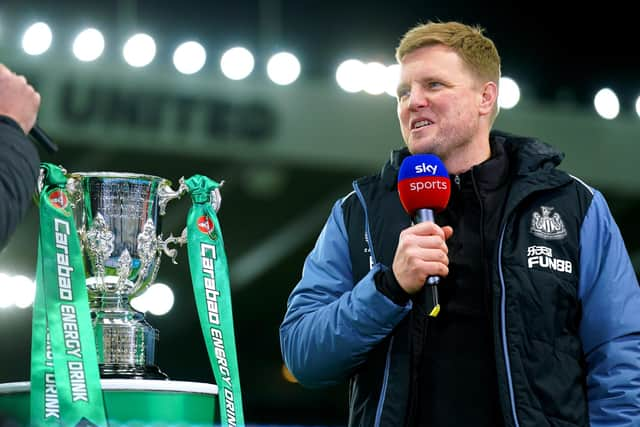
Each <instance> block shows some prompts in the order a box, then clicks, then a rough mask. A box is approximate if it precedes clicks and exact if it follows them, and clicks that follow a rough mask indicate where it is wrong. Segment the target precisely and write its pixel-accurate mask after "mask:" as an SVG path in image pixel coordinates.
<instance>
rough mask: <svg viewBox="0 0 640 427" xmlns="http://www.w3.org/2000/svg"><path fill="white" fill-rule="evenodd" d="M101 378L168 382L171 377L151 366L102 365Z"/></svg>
mask: <svg viewBox="0 0 640 427" xmlns="http://www.w3.org/2000/svg"><path fill="white" fill-rule="evenodd" d="M100 378H105V379H116V378H118V379H143V380H168V379H169V376H168V375H167V374H165V373H164V372H162V371H161V370H160V368H159V367H157V366H155V365H151V366H121V365H113V364H102V363H101V364H100Z"/></svg>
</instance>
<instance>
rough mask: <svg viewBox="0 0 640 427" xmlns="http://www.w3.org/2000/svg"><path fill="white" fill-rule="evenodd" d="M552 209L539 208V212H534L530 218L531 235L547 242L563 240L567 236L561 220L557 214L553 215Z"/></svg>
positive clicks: (546, 207)
mask: <svg viewBox="0 0 640 427" xmlns="http://www.w3.org/2000/svg"><path fill="white" fill-rule="evenodd" d="M553 209H554V208H552V207H548V206H540V211H541V213H542V214H540V212H537V211H536V212H534V213H533V215H532V217H531V229H530V230H531V233H533V235H534V236H536V237H540V238H542V239H547V240H558V239H563V238H565V237H566V236H567V230H566V229H565V228H564V223H563V222H562V218H560V214H559V213H557V212H556V213H553V214H552V212H553Z"/></svg>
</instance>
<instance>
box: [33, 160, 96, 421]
mask: <svg viewBox="0 0 640 427" xmlns="http://www.w3.org/2000/svg"><path fill="white" fill-rule="evenodd" d="M42 168H43V169H44V170H45V175H44V183H43V188H42V191H41V193H40V236H39V240H38V266H37V272H36V276H37V277H36V299H35V302H34V307H33V323H32V343H31V426H33V427H39V426H51V425H62V426H65V427H67V426H77V425H80V426H91V425H95V426H103V427H106V426H107V418H106V414H105V409H104V400H103V396H102V387H101V384H100V372H99V369H98V360H97V354H96V345H95V337H94V333H93V328H92V324H91V315H90V311H89V299H88V296H87V288H86V285H85V274H84V266H83V262H82V251H81V249H80V242H79V239H78V234H77V232H76V226H75V223H74V220H73V213H72V210H71V206H70V204H69V194H68V192H67V190H66V189H65V184H66V181H67V178H66V176H65V174H64V172H63V171H62V170H61V169H60V168H59V167H57V166H54V165H51V164H47V163H44V164H42ZM49 337H50V339H49Z"/></svg>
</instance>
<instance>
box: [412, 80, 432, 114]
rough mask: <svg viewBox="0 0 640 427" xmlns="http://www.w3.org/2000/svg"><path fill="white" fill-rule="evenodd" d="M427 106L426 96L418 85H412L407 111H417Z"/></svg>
mask: <svg viewBox="0 0 640 427" xmlns="http://www.w3.org/2000/svg"><path fill="white" fill-rule="evenodd" d="M427 105H429V100H428V97H427V94H426V93H425V91H424V90H422V88H421V87H420V86H418V85H414V86H413V87H412V88H411V92H410V93H409V109H410V110H417V109H419V108H424V107H426V106H427Z"/></svg>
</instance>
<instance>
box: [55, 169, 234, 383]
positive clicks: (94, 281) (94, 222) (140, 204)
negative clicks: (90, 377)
mask: <svg viewBox="0 0 640 427" xmlns="http://www.w3.org/2000/svg"><path fill="white" fill-rule="evenodd" d="M67 177H68V181H67V184H66V188H67V190H68V192H69V201H70V202H71V205H72V208H73V212H74V217H75V223H76V228H77V230H78V235H79V238H80V245H81V247H82V255H83V261H84V265H85V273H86V285H87V288H88V294H89V306H90V309H91V316H92V319H93V328H94V332H95V340H96V347H97V348H96V350H97V355H98V363H99V365H100V375H101V377H103V378H167V376H166V374H164V373H163V372H162V370H160V368H159V367H158V366H157V364H156V363H155V353H156V348H157V343H158V338H159V336H158V331H157V330H156V329H155V328H153V327H152V326H151V325H150V324H149V323H148V322H147V321H146V319H145V317H144V314H143V313H140V312H138V311H136V310H135V309H133V308H132V307H131V306H130V304H129V301H130V299H132V298H133V297H135V296H137V295H139V294H141V293H142V292H143V291H144V290H145V289H146V288H147V287H148V286H149V284H150V283H152V282H153V280H154V279H155V277H156V275H157V273H158V269H159V267H160V260H161V255H162V253H165V254H166V255H168V256H169V257H171V259H172V261H173V262H174V263H175V257H176V255H177V250H176V249H175V248H172V247H170V245H171V244H180V245H182V244H184V243H186V228H185V230H184V231H183V232H182V235H181V236H180V237H173V236H172V235H170V236H169V237H167V238H166V239H164V238H163V236H162V232H161V218H162V216H163V215H164V214H165V209H166V206H167V203H168V202H169V201H170V200H173V199H176V198H179V197H181V196H182V195H183V194H184V193H186V192H187V191H188V189H187V187H186V185H185V184H184V180H183V179H181V180H180V186H179V188H178V190H176V191H174V190H172V188H171V183H170V182H169V181H168V180H166V179H164V178H160V177H157V176H151V175H140V174H132V173H114V172H87V173H84V172H77V173H71V174H68V175H67ZM212 193H213V194H212V195H211V196H212V198H211V200H212V204H213V205H214V208H215V209H216V210H217V209H218V208H219V204H220V201H221V198H220V193H219V191H218V190H217V189H216V190H214V192H212Z"/></svg>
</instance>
